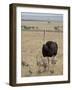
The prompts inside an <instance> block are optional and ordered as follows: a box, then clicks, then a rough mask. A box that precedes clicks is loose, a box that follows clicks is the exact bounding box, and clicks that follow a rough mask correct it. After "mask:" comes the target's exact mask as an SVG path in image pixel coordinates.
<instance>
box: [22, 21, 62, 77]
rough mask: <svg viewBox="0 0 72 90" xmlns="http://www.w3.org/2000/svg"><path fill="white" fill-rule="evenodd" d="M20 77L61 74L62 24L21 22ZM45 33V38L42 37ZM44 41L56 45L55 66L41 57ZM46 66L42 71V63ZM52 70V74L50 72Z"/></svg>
mask: <svg viewBox="0 0 72 90" xmlns="http://www.w3.org/2000/svg"><path fill="white" fill-rule="evenodd" d="M21 25H22V30H21V76H22V77H26V76H48V75H62V74H63V24H62V22H54V21H51V22H38V21H23V22H22V23H21ZM44 33H45V36H44ZM46 41H55V42H56V43H57V44H58V53H57V55H56V57H55V60H56V64H54V65H52V64H51V58H49V59H50V64H49V69H48V60H47V58H46V57H45V58H44V57H43V56H42V45H43V44H44V43H45V42H46ZM44 62H45V64H46V65H47V69H46V70H44V66H43V63H44ZM38 63H39V64H38ZM52 70H54V72H52Z"/></svg>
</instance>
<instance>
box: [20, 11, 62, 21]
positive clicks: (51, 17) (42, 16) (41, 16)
mask: <svg viewBox="0 0 72 90" xmlns="http://www.w3.org/2000/svg"><path fill="white" fill-rule="evenodd" d="M21 19H22V20H29V21H30V20H32V21H35V20H36V21H63V15H62V14H52V13H33V12H21Z"/></svg>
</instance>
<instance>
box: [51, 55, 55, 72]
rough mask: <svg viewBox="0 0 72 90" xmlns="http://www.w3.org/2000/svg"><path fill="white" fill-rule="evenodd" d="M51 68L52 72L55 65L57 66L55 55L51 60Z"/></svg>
mask: <svg viewBox="0 0 72 90" xmlns="http://www.w3.org/2000/svg"><path fill="white" fill-rule="evenodd" d="M51 64H52V65H51V68H52V69H51V70H50V72H51V73H54V67H55V64H56V62H55V57H54V56H52V60H51Z"/></svg>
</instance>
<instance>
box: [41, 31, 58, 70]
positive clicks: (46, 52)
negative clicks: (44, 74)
mask: <svg viewBox="0 0 72 90" xmlns="http://www.w3.org/2000/svg"><path fill="white" fill-rule="evenodd" d="M45 32H46V30H44V37H43V46H42V55H43V57H47V59H48V70H49V57H52V64H55V60H54V58H55V56H56V55H57V51H58V45H57V43H56V42H54V41H47V42H45Z"/></svg>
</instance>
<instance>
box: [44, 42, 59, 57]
mask: <svg viewBox="0 0 72 90" xmlns="http://www.w3.org/2000/svg"><path fill="white" fill-rule="evenodd" d="M57 51H58V45H57V43H56V42H54V41H48V42H46V43H45V44H43V47H42V54H43V56H44V57H52V56H56V54H57Z"/></svg>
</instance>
